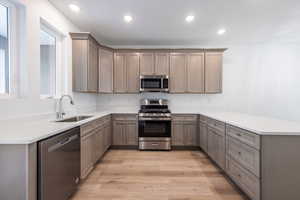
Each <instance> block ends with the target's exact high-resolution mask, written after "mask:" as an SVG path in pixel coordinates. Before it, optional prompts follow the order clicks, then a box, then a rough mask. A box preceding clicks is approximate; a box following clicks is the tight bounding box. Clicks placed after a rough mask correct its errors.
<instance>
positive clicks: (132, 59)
mask: <svg viewBox="0 0 300 200" xmlns="http://www.w3.org/2000/svg"><path fill="white" fill-rule="evenodd" d="M114 59H115V64H114V92H115V93H138V92H139V86H140V83H139V80H140V77H139V74H140V65H139V55H138V54H137V53H115V58H114Z"/></svg>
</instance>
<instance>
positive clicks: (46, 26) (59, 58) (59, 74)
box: [39, 18, 65, 99]
mask: <svg viewBox="0 0 300 200" xmlns="http://www.w3.org/2000/svg"><path fill="white" fill-rule="evenodd" d="M39 30H40V31H44V32H46V33H48V34H49V35H51V36H53V37H54V38H55V46H56V47H55V51H56V52H55V55H56V56H55V87H54V94H53V95H51V94H49V95H42V94H41V93H40V98H41V99H57V98H59V96H60V95H61V90H62V84H61V83H62V78H63V68H64V63H63V56H64V54H63V53H64V52H63V43H64V37H65V36H64V35H63V34H62V33H61V32H60V31H58V30H57V29H56V28H55V27H54V26H52V25H51V24H50V23H48V22H47V21H46V20H44V19H43V18H41V19H40V29H39ZM40 63H41V62H40ZM40 69H41V68H40ZM40 78H41V77H40ZM39 83H40V86H41V80H40V82H39Z"/></svg>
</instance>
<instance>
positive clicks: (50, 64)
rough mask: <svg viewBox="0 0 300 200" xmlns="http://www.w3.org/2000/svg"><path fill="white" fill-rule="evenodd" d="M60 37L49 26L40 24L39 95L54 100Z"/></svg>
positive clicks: (57, 75)
mask: <svg viewBox="0 0 300 200" xmlns="http://www.w3.org/2000/svg"><path fill="white" fill-rule="evenodd" d="M61 42H62V37H61V35H60V34H59V33H57V32H56V31H55V30H54V29H52V28H51V27H50V26H49V25H45V24H44V23H41V30H40V95H41V98H54V97H55V96H58V95H59V94H58V90H59V81H58V80H59V75H60V70H59V68H58V67H59V66H60V65H61V62H60V59H61V57H62V55H60V54H61V49H60V48H61Z"/></svg>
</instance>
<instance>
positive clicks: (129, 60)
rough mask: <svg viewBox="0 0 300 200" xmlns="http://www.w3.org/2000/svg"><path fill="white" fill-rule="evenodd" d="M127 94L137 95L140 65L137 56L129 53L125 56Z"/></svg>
mask: <svg viewBox="0 0 300 200" xmlns="http://www.w3.org/2000/svg"><path fill="white" fill-rule="evenodd" d="M126 70H127V92H128V93H138V92H139V90H140V63H139V55H138V54H136V53H130V54H127V55H126Z"/></svg>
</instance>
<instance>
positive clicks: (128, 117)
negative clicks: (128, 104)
mask: <svg viewBox="0 0 300 200" xmlns="http://www.w3.org/2000/svg"><path fill="white" fill-rule="evenodd" d="M113 120H117V121H133V120H137V115H136V114H114V115H113Z"/></svg>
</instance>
